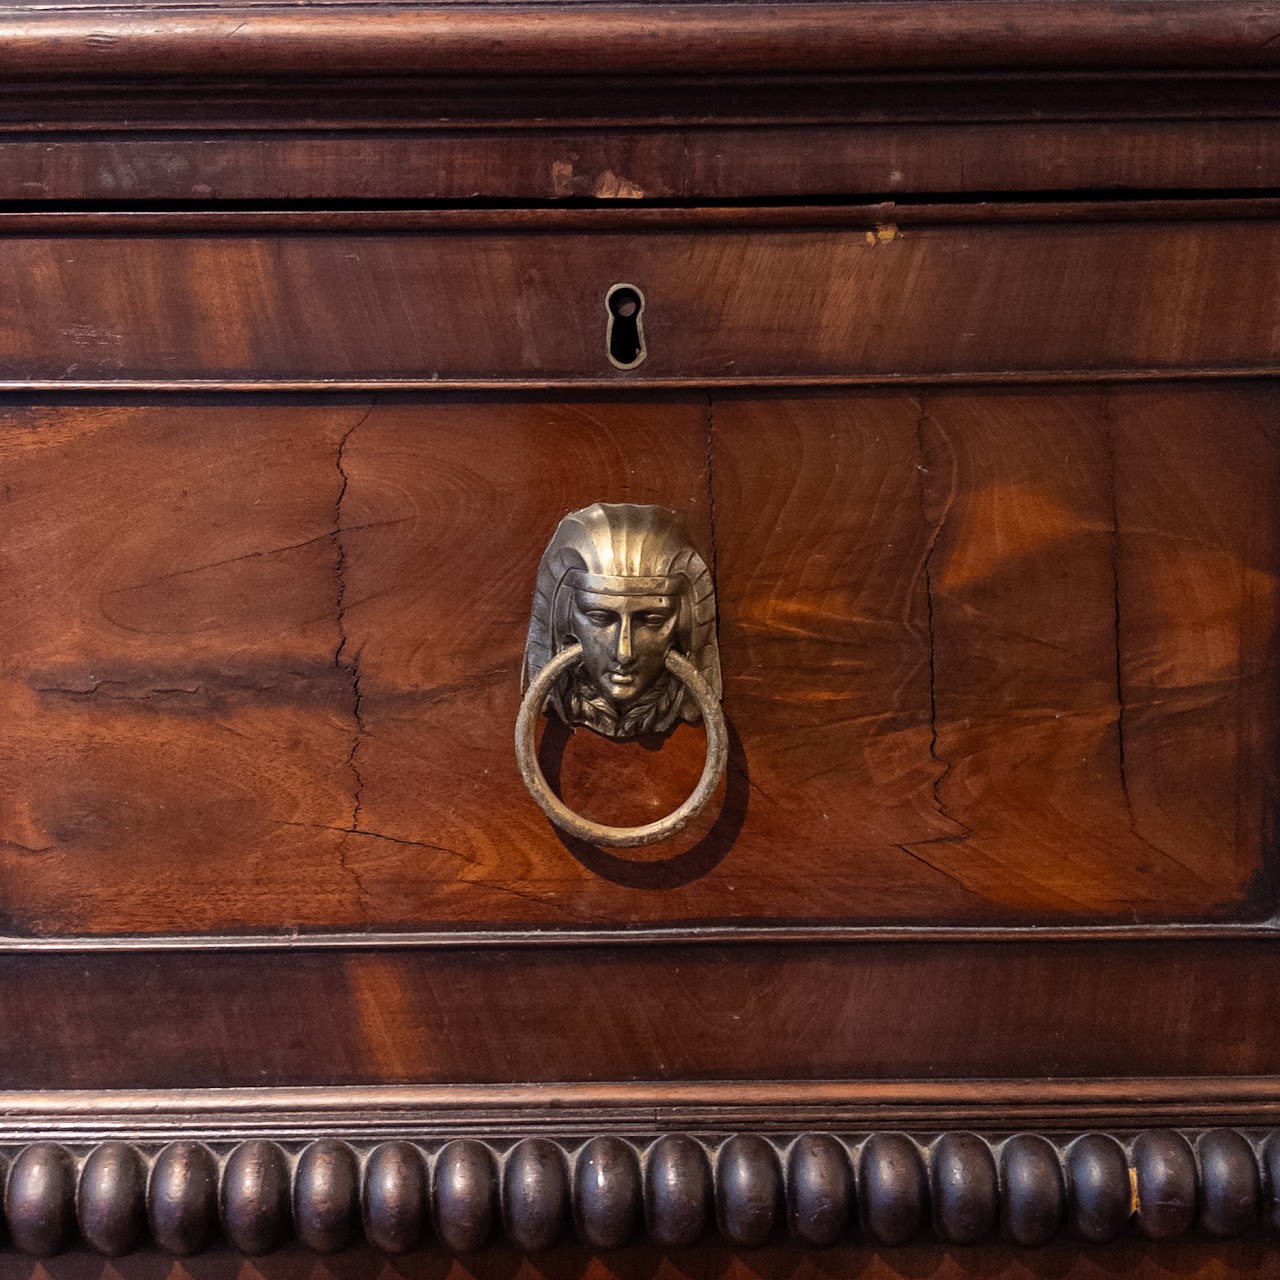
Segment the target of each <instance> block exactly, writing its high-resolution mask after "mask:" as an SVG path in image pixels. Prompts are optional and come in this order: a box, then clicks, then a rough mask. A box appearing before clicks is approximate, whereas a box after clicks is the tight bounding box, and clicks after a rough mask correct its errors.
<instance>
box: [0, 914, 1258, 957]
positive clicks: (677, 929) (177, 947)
mask: <svg viewBox="0 0 1280 1280" xmlns="http://www.w3.org/2000/svg"><path fill="white" fill-rule="evenodd" d="M1277 938H1280V923H1277V922H1276V921H1274V920H1265V921H1257V922H1253V923H1248V924H1146V925H1143V924H1136V925H1134V924H1129V925H752V924H749V923H746V924H721V925H670V926H655V927H650V928H612V929H611V928H607V927H602V928H593V927H589V926H588V927H582V928H559V927H556V928H545V929H504V928H501V927H495V928H492V929H482V928H481V929H456V930H443V929H442V930H435V931H427V930H423V931H415V932H407V931H405V932H385V931H384V932H379V931H369V932H361V933H283V934H257V933H254V934H217V935H213V934H163V935H148V934H132V935H129V934H107V935H101V936H93V935H87V934H86V935H78V936H65V937H42V938H18V937H4V936H0V955H21V954H25V953H54V954H57V953H64V952H73V953H76V952H78V953H83V952H107V951H110V952H118V951H144V952H150V951H281V950H283V951H321V950H342V951H349V950H378V951H382V950H387V949H391V950H400V949H407V950H416V949H418V948H434V947H450V948H454V947H466V948H473V947H502V948H509V947H581V946H618V945H624V946H627V945H638V946H642V945H649V946H653V945H665V946H671V945H673V944H677V943H678V944H680V945H684V944H686V943H703V942H705V943H710V944H720V945H723V944H726V943H732V944H734V945H739V944H744V943H778V942H786V943H830V942H877V943H881V942H887V943H893V942H903V943H919V942H973V943H982V942H1194V941H1206V942H1207V941H1216V942H1222V941H1237V942H1243V941H1258V940H1264V939H1265V940H1271V939H1277Z"/></svg>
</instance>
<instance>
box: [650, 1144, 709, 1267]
mask: <svg viewBox="0 0 1280 1280" xmlns="http://www.w3.org/2000/svg"><path fill="white" fill-rule="evenodd" d="M711 1198H712V1192H711V1166H710V1163H709V1162H708V1160H707V1153H706V1151H704V1150H703V1148H702V1145H701V1144H700V1143H698V1142H695V1141H694V1140H693V1139H692V1138H690V1137H686V1136H685V1135H684V1134H682V1133H669V1134H667V1135H666V1136H665V1137H662V1138H659V1139H658V1140H657V1142H655V1143H654V1144H653V1146H651V1147H650V1148H649V1151H648V1154H647V1156H646V1157H645V1166H644V1216H645V1226H646V1229H647V1230H648V1233H649V1237H650V1239H651V1240H653V1241H654V1243H655V1244H660V1245H663V1246H664V1247H666V1248H668V1249H678V1248H682V1247H686V1246H688V1245H691V1244H694V1243H695V1242H696V1241H697V1240H698V1239H699V1237H700V1236H701V1235H702V1233H703V1232H704V1231H705V1230H706V1227H707V1219H708V1217H709V1216H710V1209H711Z"/></svg>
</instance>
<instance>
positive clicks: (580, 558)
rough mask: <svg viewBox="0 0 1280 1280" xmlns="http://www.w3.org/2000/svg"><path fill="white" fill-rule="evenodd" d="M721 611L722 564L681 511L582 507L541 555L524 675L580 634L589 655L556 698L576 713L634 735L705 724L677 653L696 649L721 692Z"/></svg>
mask: <svg viewBox="0 0 1280 1280" xmlns="http://www.w3.org/2000/svg"><path fill="white" fill-rule="evenodd" d="M715 614H716V605H715V588H714V586H713V584H712V581H711V574H710V573H709V572H708V570H707V566H706V565H705V564H704V563H703V560H702V557H701V556H700V555H699V554H698V553H697V551H695V550H694V548H693V544H692V542H691V540H690V538H689V533H688V530H687V529H686V528H685V526H684V522H683V521H682V520H681V519H680V517H679V516H677V515H676V514H675V512H673V511H667V510H665V509H664V508H662V507H650V506H633V505H631V504H623V503H618V504H612V503H603V502H598V503H596V504H595V505H594V506H590V507H584V508H583V509H582V510H581V511H573V512H570V513H569V515H567V516H565V518H564V519H563V520H561V521H560V525H559V527H558V528H557V529H556V532H555V536H554V537H553V538H552V539H551V542H550V544H549V545H548V547H547V549H546V551H545V552H544V553H543V556H542V563H541V564H540V565H539V566H538V582H537V587H536V589H535V592H534V597H533V617H532V618H531V620H530V622H529V638H528V642H527V643H526V645H525V652H524V683H525V685H526V687H527V685H528V682H529V681H530V680H532V679H533V678H534V676H536V675H537V673H538V672H539V671H540V670H541V669H542V668H543V667H544V666H545V665H546V664H547V663H548V662H549V661H550V660H551V659H552V658H553V657H554V656H555V655H556V654H557V653H559V652H560V650H562V649H563V648H565V647H566V646H567V645H570V644H572V643H574V642H575V641H576V642H577V643H578V644H579V645H580V646H581V647H582V660H581V661H580V662H578V663H577V664H576V665H575V666H574V667H573V668H571V669H570V670H569V671H568V672H567V673H566V674H565V676H564V677H563V678H562V679H561V680H560V681H559V683H558V684H557V685H556V686H555V688H554V689H553V690H552V693H551V695H550V697H548V699H547V708H548V709H549V710H554V711H555V712H556V713H557V714H558V715H559V716H560V718H561V719H562V720H563V721H564V722H565V723H566V724H572V725H578V724H581V725H586V726H587V727H588V728H590V729H594V730H595V731H596V732H597V733H601V734H604V735H605V736H606V737H609V738H633V737H638V736H639V735H641V734H646V733H664V732H665V731H666V730H667V729H669V728H671V726H672V725H674V724H675V723H676V722H677V721H678V720H687V721H689V722H690V723H696V722H697V721H698V720H699V719H700V718H701V717H700V713H699V711H698V707H697V703H696V702H695V701H694V699H693V698H692V697H691V696H690V695H689V693H688V691H687V690H686V689H685V687H684V685H683V684H682V683H681V682H680V681H679V680H678V679H677V678H676V677H675V676H673V675H672V674H671V672H670V671H668V670H667V667H666V656H667V652H668V651H669V650H671V649H675V650H676V651H677V652H679V653H681V654H683V655H684V656H685V657H686V658H688V659H689V661H690V662H692V663H693V665H694V666H695V667H696V668H697V669H698V671H699V672H700V673H701V675H702V677H703V679H705V680H706V682H707V683H708V684H709V685H710V686H711V688H712V690H713V691H714V693H715V695H716V697H717V698H718V697H719V696H720V654H719V650H718V649H717V647H716V631H715Z"/></svg>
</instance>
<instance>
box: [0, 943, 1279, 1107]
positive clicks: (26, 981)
mask: <svg viewBox="0 0 1280 1280" xmlns="http://www.w3.org/2000/svg"><path fill="white" fill-rule="evenodd" d="M549 943H550V940H543V941H542V942H541V943H539V941H538V940H537V939H536V938H535V939H531V940H530V943H529V945H526V946H522V947H507V948H452V949H440V950H429V949H422V948H419V949H404V950H400V951H389V950H386V949H378V948H371V949H359V948H348V949H347V950H346V951H330V950H324V951H311V952H308V951H292V952H290V951H272V952H266V951H259V952H243V951H227V952H212V951H204V952H198V951H197V952H158V953H157V952H151V953H147V952H132V953H131V952H115V953H112V952H108V951H103V952H99V953H96V954H88V955H44V954H34V955H32V954H23V955H7V956H5V957H3V958H2V959H0V972H2V973H3V975H4V978H5V980H4V983H3V987H2V988H0V1028H2V1029H3V1034H4V1036H5V1043H6V1044H8V1045H10V1046H11V1049H10V1051H9V1052H8V1053H7V1054H6V1055H5V1057H4V1059H3V1061H0V1088H6V1089H20V1090H30V1091H37V1092H43V1091H45V1090H47V1089H49V1088H50V1086H51V1084H55V1085H56V1086H57V1087H58V1088H61V1089H69V1088H86V1089H175V1088H183V1087H187V1088H220V1087H231V1086H251V1085H263V1084H271V1085H274V1086H276V1087H283V1086H289V1085H356V1084H379V1083H390V1084H397V1083H415V1082H416V1083H426V1084H449V1083H457V1084H462V1085H468V1084H481V1083H497V1084H504V1083H521V1082H539V1083H544V1084H547V1085H549V1086H550V1092H551V1094H552V1095H553V1097H554V1096H555V1093H556V1089H557V1083H558V1082H562V1081H569V1082H572V1081H598V1082H605V1083H609V1082H624V1083H625V1082H665V1081H671V1082H680V1081H684V1080H710V1081H725V1082H740V1087H741V1086H742V1085H745V1087H746V1089H747V1091H748V1093H749V1090H750V1082H756V1081H761V1082H767V1081H771V1080H791V1081H798V1082H805V1081H809V1082H814V1083H815V1087H816V1086H817V1085H818V1084H820V1082H822V1081H827V1080H853V1081H860V1080H861V1081H868V1080H870V1081H878V1080H887V1081H902V1082H904V1083H906V1084H908V1085H909V1082H911V1081H917V1080H925V1081H928V1080H938V1081H946V1080H956V1079H963V1080H968V1081H973V1082H982V1081H990V1080H993V1079H995V1080H997V1081H998V1080H999V1079H1000V1078H1015V1079H1030V1080H1033V1081H1038V1082H1040V1083H1041V1084H1042V1085H1043V1086H1044V1087H1045V1089H1046V1095H1047V1096H1050V1097H1051V1096H1052V1093H1053V1082H1054V1081H1055V1080H1056V1079H1060V1078H1063V1077H1096V1078H1099V1079H1102V1080H1114V1079H1116V1078H1121V1079H1123V1078H1124V1077H1126V1076H1135V1075H1136V1076H1140V1077H1142V1078H1143V1079H1146V1080H1149V1079H1150V1078H1151V1077H1183V1078H1195V1077H1255V1076H1272V1077H1274V1076H1276V1075H1277V1074H1280V1032H1278V1031H1277V1027H1276V1019H1275V1016H1274V1013H1275V1008H1274V989H1275V983H1276V982H1277V981H1278V980H1280V972H1278V971H1277V965H1278V964H1280V961H1278V960H1277V956H1276V947H1275V944H1274V941H1273V940H1272V939H1263V940H1257V941H1183V942H1172V941H1170V942H1113V941H1090V942H1036V941H1034V940H1023V941H1018V942H1013V941H1005V942H941V941H939V942H926V941H922V942H915V943H904V942H887V943H828V944H821V945H819V944H805V945H798V944H791V945H789V946H786V947H783V946H781V945H779V944H772V945H768V944H761V943H755V944H746V943H744V944H739V945H736V946H734V945H711V944H707V943H693V944H684V945H681V944H679V943H675V942H669V943H666V944H664V945H663V946H660V947H656V946H655V947H639V946H627V945H614V946H596V947H557V946H554V945H550V944H549ZM1242 974H1243V975H1247V977H1243V978H1242V976H1241V975H1242ZM1046 1082H1047V1083H1046ZM1214 1083H1215V1082H1213V1081H1208V1080H1206V1081H1205V1084H1204V1092H1205V1093H1206V1095H1214V1094H1215V1089H1214V1087H1213V1086H1214ZM980 1087H981V1086H980V1085H975V1088H980ZM1273 1090H1274V1085H1273ZM907 1093H908V1096H910V1090H909V1087H908V1089H907ZM996 1093H997V1097H999V1086H998V1084H997V1086H996ZM1188 1094H1189V1097H1188V1098H1185V1099H1184V1101H1183V1103H1182V1105H1181V1106H1172V1107H1169V1108H1168V1109H1167V1112H1166V1114H1168V1115H1171V1116H1173V1117H1175V1119H1174V1121H1173V1122H1174V1123H1178V1119H1177V1117H1180V1115H1181V1113H1182V1112H1184V1111H1185V1110H1188V1109H1192V1110H1195V1109H1196V1107H1195V1102H1194V1097H1195V1090H1194V1088H1191V1089H1189V1090H1188ZM817 1096H818V1097H819V1100H820V1101H819V1105H818V1107H817V1116H815V1115H814V1113H813V1110H812V1109H811V1111H810V1115H809V1118H808V1119H807V1120H806V1121H805V1127H830V1126H831V1124H833V1123H837V1122H836V1121H834V1120H832V1119H831V1118H827V1119H826V1120H823V1119H820V1118H817V1117H818V1116H821V1114H822V1111H823V1110H824V1109H826V1110H829V1111H831V1112H835V1111H837V1110H838V1108H836V1107H834V1106H830V1105H829V1104H828V1105H827V1106H826V1107H825V1108H824V1106H823V1105H822V1102H821V1099H822V1095H821V1093H820V1092H819V1093H818V1095H817ZM1031 1096H1032V1098H1034V1096H1035V1091H1034V1088H1033V1089H1032V1091H1031ZM1127 1096H1128V1097H1129V1098H1130V1099H1131V1098H1132V1097H1133V1094H1132V1091H1131V1092H1130V1093H1129V1094H1128V1095H1127ZM1217 1096H1218V1101H1217V1104H1216V1106H1217V1107H1218V1108H1220V1109H1225V1110H1228V1111H1230V1112H1231V1113H1232V1115H1233V1116H1236V1117H1239V1116H1241V1115H1242V1114H1243V1115H1244V1116H1245V1119H1244V1120H1241V1121H1240V1122H1241V1123H1244V1122H1248V1119H1249V1117H1250V1113H1251V1112H1252V1113H1253V1114H1254V1115H1256V1114H1257V1112H1256V1111H1255V1110H1254V1109H1253V1108H1255V1107H1260V1106H1261V1104H1259V1103H1257V1102H1255V1103H1253V1104H1252V1106H1251V1105H1250V1104H1248V1103H1247V1102H1246V1103H1244V1104H1240V1103H1233V1102H1232V1100H1231V1098H1230V1096H1229V1095H1227V1096H1225V1098H1224V1097H1223V1096H1222V1095H1221V1094H1218V1095H1217ZM1272 1096H1273V1097H1274V1093H1273V1095H1272ZM644 1101H646V1102H653V1101H655V1099H654V1098H653V1097H652V1095H647V1096H646V1097H645V1098H644ZM657 1101H660V1098H659V1099H657ZM476 1105H477V1103H476V1101H475V1100H474V1099H471V1100H469V1101H468V1102H467V1103H465V1104H463V1108H462V1109H463V1112H464V1114H465V1111H466V1110H467V1109H468V1108H474V1107H476ZM1044 1105H1045V1108H1046V1109H1048V1104H1047V1103H1046V1104H1044ZM1094 1105H1096V1100H1095V1104H1094ZM554 1109H555V1105H554V1103H553V1102H548V1101H546V1100H545V1099H543V1100H541V1103H540V1105H539V1102H538V1100H535V1101H534V1102H533V1103H532V1104H531V1105H530V1106H529V1107H528V1108H527V1111H526V1112H525V1114H524V1116H523V1119H522V1122H521V1125H520V1127H525V1126H529V1127H535V1128H536V1126H537V1125H538V1123H539V1116H540V1115H541V1116H546V1115H547V1114H548V1113H549V1111H554ZM1077 1109H1080V1108H1077ZM1083 1109H1084V1110H1086V1111H1087V1110H1088V1108H1087V1107H1086V1108H1083ZM1214 1109H1215V1108H1214V1107H1208V1106H1205V1107H1201V1108H1199V1109H1198V1114H1199V1116H1200V1118H1201V1121H1202V1122H1205V1120H1204V1117H1205V1116H1206V1114H1207V1115H1208V1116H1212V1115H1213V1114H1214ZM608 1110H609V1109H608V1107H602V1108H601V1111H602V1114H604V1115H605V1116H606V1117H607V1115H608ZM1273 1110H1274V1108H1273ZM760 1111H762V1112H764V1113H765V1114H768V1113H769V1111H770V1106H769V1104H768V1103H767V1101H766V1103H765V1104H764V1105H762V1107H761V1108H760ZM774 1111H775V1113H776V1104H775V1106H774ZM1112 1114H1113V1116H1114V1112H1113V1113H1112ZM758 1116H759V1113H757V1120H756V1121H755V1123H759V1118H758ZM338 1123H340V1119H339V1122H338ZM862 1123H867V1121H866V1120H863V1122H862ZM894 1123H895V1124H897V1125H900V1124H902V1123H903V1122H902V1120H901V1119H898V1120H896V1121H895V1122H894ZM964 1123H975V1124H981V1125H982V1126H983V1127H985V1128H994V1129H1003V1128H1005V1127H1006V1126H1007V1124H1008V1121H1007V1119H1002V1118H1001V1110H1000V1107H999V1106H998V1105H996V1106H992V1107H991V1108H989V1109H987V1110H986V1111H985V1113H984V1114H983V1115H982V1116H981V1117H979V1118H970V1119H969V1120H968V1121H961V1124H964ZM1061 1123H1062V1122H1061V1121H1059V1125H1061ZM1066 1123H1067V1124H1070V1123H1072V1122H1071V1121H1070V1120H1067V1121H1066ZM1086 1123H1087V1121H1086ZM1113 1123H1116V1124H1119V1125H1121V1126H1123V1125H1124V1124H1125V1123H1126V1121H1125V1120H1124V1119H1123V1118H1121V1119H1119V1120H1114V1119H1113ZM1207 1123H1209V1124H1212V1123H1213V1120H1212V1119H1209V1120H1208V1121H1207ZM871 1124H872V1126H873V1127H874V1126H875V1122H874V1121H871Z"/></svg>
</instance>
